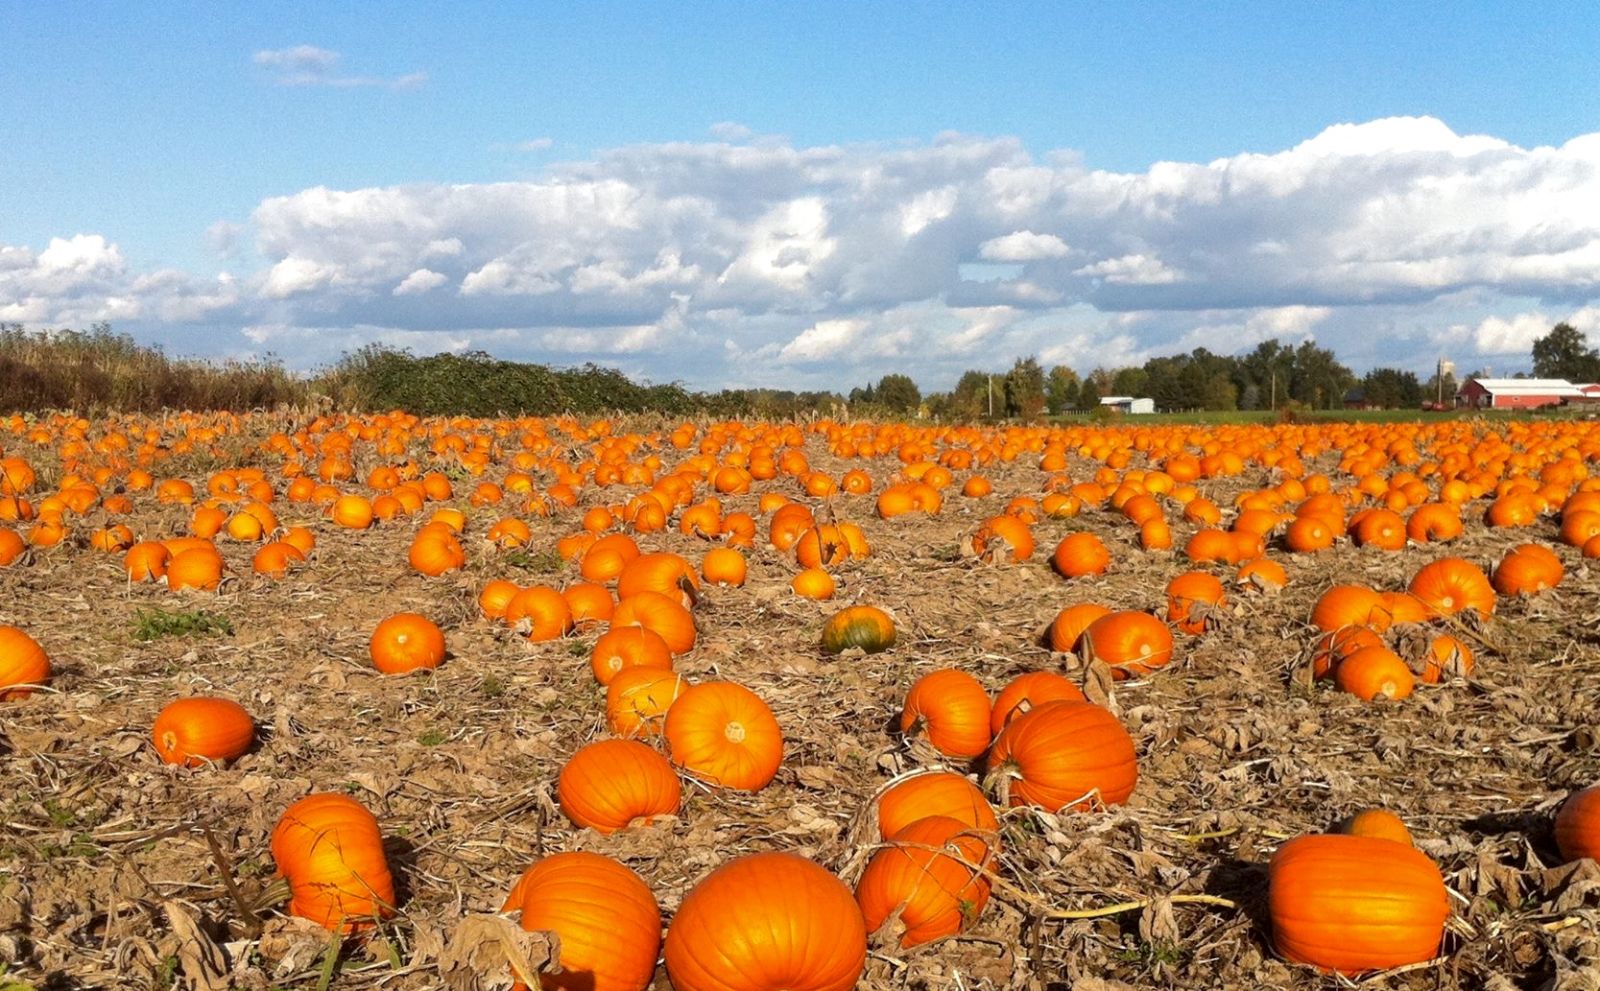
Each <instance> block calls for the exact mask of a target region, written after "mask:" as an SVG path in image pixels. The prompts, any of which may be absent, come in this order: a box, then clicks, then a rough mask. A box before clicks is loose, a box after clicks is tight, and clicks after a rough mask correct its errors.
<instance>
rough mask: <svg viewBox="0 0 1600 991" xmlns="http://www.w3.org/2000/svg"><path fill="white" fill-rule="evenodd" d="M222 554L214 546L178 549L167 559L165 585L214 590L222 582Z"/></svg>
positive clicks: (178, 587)
mask: <svg viewBox="0 0 1600 991" xmlns="http://www.w3.org/2000/svg"><path fill="white" fill-rule="evenodd" d="M222 570H223V563H222V555H221V554H218V553H217V549H216V548H215V547H194V548H191V549H189V550H185V551H179V552H178V553H176V554H174V555H172V558H171V559H170V560H169V561H167V572H166V576H165V577H166V580H167V587H168V588H171V589H174V590H176V589H197V590H201V591H214V590H215V589H216V588H217V586H219V585H221V584H222Z"/></svg>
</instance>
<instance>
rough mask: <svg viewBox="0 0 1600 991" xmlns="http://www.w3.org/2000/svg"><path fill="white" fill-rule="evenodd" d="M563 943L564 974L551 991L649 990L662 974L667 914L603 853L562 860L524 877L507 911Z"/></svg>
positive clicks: (549, 860)
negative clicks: (658, 957)
mask: <svg viewBox="0 0 1600 991" xmlns="http://www.w3.org/2000/svg"><path fill="white" fill-rule="evenodd" d="M518 910H520V911H521V912H522V928H524V929H527V930H529V931H530V932H533V931H537V932H553V933H555V934H556V935H557V936H559V937H561V960H560V964H561V970H560V972H559V973H544V974H540V975H539V983H540V984H541V985H543V987H544V988H545V991H642V989H643V988H645V987H648V986H649V984H650V979H651V978H652V977H654V976H655V972H656V954H657V951H659V950H660V948H661V910H660V909H659V908H657V907H656V899H655V896H654V895H653V894H651V893H650V888H649V886H648V885H646V884H645V883H644V881H642V880H640V878H639V875H637V874H635V873H634V872H633V871H631V870H629V869H628V868H626V867H624V866H623V865H621V864H619V863H617V862H616V861H615V860H612V859H610V858H609V857H602V856H600V855H599V854H597V853H587V852H577V853H557V854H552V855H551V856H549V857H546V858H544V859H543V860H541V861H539V862H538V863H536V864H534V865H533V866H532V867H530V868H528V869H527V870H526V871H524V872H523V875H522V877H520V878H518V879H517V883H516V884H515V885H513V886H512V888H511V894H510V895H509V896H507V898H506V903H505V905H504V906H503V907H502V908H501V911H502V912H511V911H518Z"/></svg>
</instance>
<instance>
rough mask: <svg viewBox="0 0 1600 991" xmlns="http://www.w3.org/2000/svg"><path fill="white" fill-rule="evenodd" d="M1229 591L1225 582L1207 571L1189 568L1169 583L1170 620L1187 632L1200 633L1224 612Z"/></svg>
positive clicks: (1168, 617) (1168, 604)
mask: <svg viewBox="0 0 1600 991" xmlns="http://www.w3.org/2000/svg"><path fill="white" fill-rule="evenodd" d="M1226 598H1227V593H1226V592H1225V591H1224V590H1223V588H1222V582H1221V581H1219V580H1217V578H1216V577H1215V576H1213V575H1209V574H1207V573H1206V572H1204V571H1188V572H1185V573H1183V574H1181V575H1179V576H1178V577H1176V578H1174V579H1172V581H1170V582H1168V583H1167V621H1168V622H1169V623H1171V624H1173V625H1174V626H1176V627H1177V628H1178V629H1179V630H1181V631H1183V632H1184V633H1188V634H1190V635H1191V636H1199V635H1200V634H1202V633H1204V632H1205V631H1206V628H1207V626H1214V625H1215V624H1216V623H1217V622H1218V620H1219V619H1220V618H1221V615H1222V605H1223V602H1224V601H1225V600H1226Z"/></svg>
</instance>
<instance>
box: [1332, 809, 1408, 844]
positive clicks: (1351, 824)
mask: <svg viewBox="0 0 1600 991" xmlns="http://www.w3.org/2000/svg"><path fill="white" fill-rule="evenodd" d="M1339 832H1341V833H1343V834H1345V835H1346V836H1370V837H1372V838H1373V839H1379V840H1391V841H1393V842H1395V843H1404V844H1405V845H1406V846H1413V845H1414V844H1413V843H1412V841H1411V830H1409V829H1407V828H1406V824H1405V823H1404V822H1403V821H1402V820H1401V819H1400V817H1399V816H1397V815H1395V814H1394V813H1393V812H1390V811H1389V810H1388V809H1364V810H1362V811H1360V812H1357V813H1356V814H1355V815H1352V816H1350V817H1349V818H1348V819H1346V820H1345V821H1344V822H1342V823H1340V824H1339Z"/></svg>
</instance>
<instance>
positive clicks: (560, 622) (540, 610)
mask: <svg viewBox="0 0 1600 991" xmlns="http://www.w3.org/2000/svg"><path fill="white" fill-rule="evenodd" d="M504 619H505V621H506V625H507V626H510V627H511V628H512V629H513V630H515V631H517V632H518V633H522V634H525V635H526V636H527V638H528V639H529V640H530V641H532V642H533V643H545V642H548V641H550V640H559V639H561V638H562V637H564V636H566V635H567V634H568V633H571V632H572V607H571V606H569V605H567V599H566V597H565V596H564V595H562V594H561V593H560V592H558V591H556V590H555V589H553V588H551V587H550V586H549V585H530V586H529V587H527V588H525V589H522V590H521V591H519V592H518V593H517V594H516V595H513V596H512V597H511V601H510V602H507V603H506V614H505V617H504Z"/></svg>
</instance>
